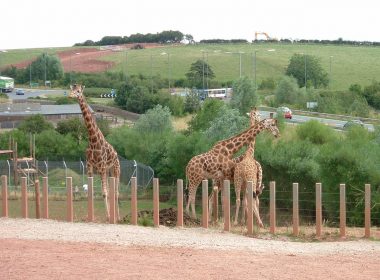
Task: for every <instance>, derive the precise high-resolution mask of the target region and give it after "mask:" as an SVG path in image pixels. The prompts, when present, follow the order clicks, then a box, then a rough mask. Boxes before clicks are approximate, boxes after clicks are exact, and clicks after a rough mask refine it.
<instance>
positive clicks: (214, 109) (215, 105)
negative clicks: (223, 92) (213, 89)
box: [189, 98, 225, 132]
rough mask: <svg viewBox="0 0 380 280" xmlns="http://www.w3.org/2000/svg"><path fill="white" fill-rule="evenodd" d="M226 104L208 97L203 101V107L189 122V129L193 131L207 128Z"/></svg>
mask: <svg viewBox="0 0 380 280" xmlns="http://www.w3.org/2000/svg"><path fill="white" fill-rule="evenodd" d="M224 106H225V104H224V102H223V101H221V100H218V99H212V98H207V99H206V100H205V102H203V104H202V107H201V109H200V110H199V111H198V113H197V114H196V115H195V116H194V117H193V118H192V119H191V121H190V122H189V131H190V132H193V131H201V130H205V129H207V128H208V127H209V126H210V123H211V122H212V121H213V120H214V119H215V118H216V117H217V116H218V114H219V111H220V110H222V108H223V107H224Z"/></svg>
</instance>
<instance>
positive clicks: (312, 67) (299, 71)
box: [286, 54, 329, 88]
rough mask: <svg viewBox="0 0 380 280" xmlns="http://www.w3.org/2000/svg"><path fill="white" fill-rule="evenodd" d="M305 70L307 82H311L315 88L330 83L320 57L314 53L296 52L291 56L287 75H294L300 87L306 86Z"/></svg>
mask: <svg viewBox="0 0 380 280" xmlns="http://www.w3.org/2000/svg"><path fill="white" fill-rule="evenodd" d="M305 65H306V66H305ZM305 70H306V83H310V84H311V85H313V86H314V88H320V87H326V86H327V85H328V84H329V79H328V75H327V73H326V71H325V70H323V68H322V66H321V63H320V59H319V58H317V57H315V56H313V55H303V54H294V55H293V56H292V57H291V58H290V62H289V65H288V67H287V69H286V75H288V76H293V77H294V78H296V80H297V82H298V85H299V86H300V87H305Z"/></svg>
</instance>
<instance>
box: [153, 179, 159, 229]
mask: <svg viewBox="0 0 380 280" xmlns="http://www.w3.org/2000/svg"><path fill="white" fill-rule="evenodd" d="M153 223H154V226H155V227H158V226H159V225H160V183H159V180H158V178H153Z"/></svg>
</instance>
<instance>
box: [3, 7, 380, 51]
mask: <svg viewBox="0 0 380 280" xmlns="http://www.w3.org/2000/svg"><path fill="white" fill-rule="evenodd" d="M379 11H380V1H379V0H345V1H344V0H341V1H339V0H260V1H257V0H228V1H227V0H190V1H181V0H171V1H169V0H103V1H100V0H92V1H84V0H65V1H63V0H33V1H32V0H5V1H4V0H2V1H1V25H2V26H1V30H2V32H1V34H2V35H1V37H0V49H20V48H35V47H63V46H72V45H73V44H74V43H78V42H84V41H85V40H87V39H90V40H94V41H97V40H100V39H101V38H102V37H103V36H107V35H117V36H129V35H131V34H135V33H142V34H146V33H158V32H161V31H164V30H178V31H181V32H182V33H184V34H191V35H193V36H194V39H195V40H196V41H199V40H202V39H216V38H221V39H247V40H252V39H254V34H255V31H263V32H267V33H268V34H269V36H272V37H276V38H278V39H281V38H289V39H290V38H293V39H330V40H333V39H337V38H339V37H342V38H343V39H347V40H358V41H359V40H360V41H362V40H368V41H380V16H379Z"/></svg>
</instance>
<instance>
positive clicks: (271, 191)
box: [269, 181, 276, 234]
mask: <svg viewBox="0 0 380 280" xmlns="http://www.w3.org/2000/svg"><path fill="white" fill-rule="evenodd" d="M269 197H270V202H269V204H270V210H269V222H270V229H269V232H270V233H272V234H274V233H275V232H276V182H275V181H270V182H269Z"/></svg>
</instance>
